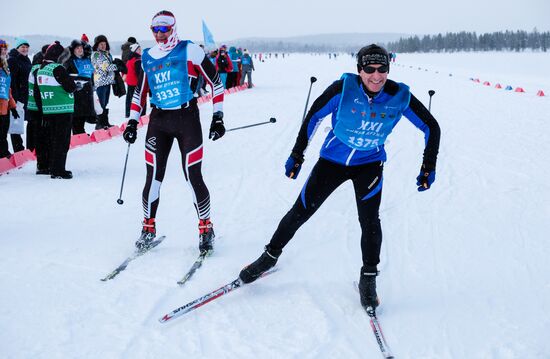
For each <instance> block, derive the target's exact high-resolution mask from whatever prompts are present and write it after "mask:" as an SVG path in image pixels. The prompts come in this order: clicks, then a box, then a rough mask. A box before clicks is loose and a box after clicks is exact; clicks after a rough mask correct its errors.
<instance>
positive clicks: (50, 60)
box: [37, 41, 82, 179]
mask: <svg viewBox="0 0 550 359" xmlns="http://www.w3.org/2000/svg"><path fill="white" fill-rule="evenodd" d="M62 53H63V46H61V44H60V43H59V41H56V42H54V43H53V44H51V45H50V46H49V47H48V50H46V54H45V55H44V61H43V62H42V65H41V66H40V69H39V70H38V72H37V83H38V89H39V92H40V99H41V102H42V103H41V108H42V113H43V119H44V122H45V123H46V127H47V128H48V132H49V139H50V142H49V164H50V168H49V169H50V173H51V178H63V179H70V178H72V177H73V174H72V172H71V171H67V170H66V169H65V163H66V161H67V152H68V151H69V144H70V142H71V128H72V121H73V118H72V116H73V112H74V96H73V93H74V92H75V91H77V90H79V89H81V88H82V85H80V87H79V86H78V85H77V84H76V83H75V82H74V80H73V79H72V78H71V77H70V76H69V74H68V72H67V70H66V69H65V68H64V67H63V66H62V65H61V64H60V63H58V62H57V61H58V58H59V56H60V55H61V54H62Z"/></svg>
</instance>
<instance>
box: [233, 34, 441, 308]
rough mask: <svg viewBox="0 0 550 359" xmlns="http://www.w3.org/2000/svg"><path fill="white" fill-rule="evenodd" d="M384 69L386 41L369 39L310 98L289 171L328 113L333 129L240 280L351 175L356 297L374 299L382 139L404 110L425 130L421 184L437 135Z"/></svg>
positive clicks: (275, 254)
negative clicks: (351, 67)
mask: <svg viewBox="0 0 550 359" xmlns="http://www.w3.org/2000/svg"><path fill="white" fill-rule="evenodd" d="M389 70H390V59H389V56H388V53H387V51H386V50H385V49H384V48H382V47H380V46H377V45H374V44H373V45H369V46H366V47H363V48H362V49H361V50H360V51H359V53H358V54H357V72H358V74H351V73H345V74H343V75H342V77H341V78H340V79H339V80H338V81H336V82H334V83H333V84H332V85H330V86H329V87H328V88H327V89H326V90H325V91H324V92H323V94H322V95H321V96H320V97H319V98H317V99H316V100H315V102H314V103H313V105H312V106H311V108H310V110H309V112H308V114H307V116H306V118H305V120H304V122H303V123H302V126H301V128H300V131H299V133H298V137H297V139H296V144H295V145H294V148H293V149H292V153H291V154H290V157H289V158H288V160H287V162H286V165H285V174H286V176H287V177H289V178H292V179H295V178H296V177H297V176H298V174H299V172H300V169H301V166H302V163H303V162H304V152H305V150H306V147H307V145H308V143H309V141H310V140H311V138H312V137H313V135H314V133H315V130H316V128H317V127H318V125H319V124H320V122H321V121H322V119H323V118H324V117H325V116H327V115H329V114H331V115H332V130H331V131H330V132H329V134H328V136H327V137H326V139H325V142H324V144H323V147H322V149H321V154H320V155H321V156H320V158H319V160H318V161H317V163H316V165H315V166H314V168H313V170H312V172H311V174H310V176H309V178H308V180H307V181H306V183H305V185H304V187H303V189H302V191H301V193H300V195H299V196H298V198H297V200H296V202H295V204H294V206H293V207H292V208H291V209H290V211H289V212H288V213H287V214H286V215H285V216H284V217H283V219H282V220H281V222H280V223H279V226H278V228H277V230H276V231H275V233H274V234H273V237H272V238H271V241H270V242H269V244H267V245H266V247H265V251H264V253H263V254H262V255H261V256H260V257H259V258H258V259H257V260H256V261H255V262H253V263H252V264H250V265H249V266H247V267H245V268H244V269H243V270H242V271H241V273H240V278H241V280H242V281H243V282H244V283H250V282H252V281H254V280H256V279H257V278H259V277H260V276H261V275H262V273H264V272H265V271H267V270H269V269H270V268H272V267H273V266H274V265H275V264H276V263H277V259H278V258H279V256H280V255H281V253H282V250H283V248H284V247H285V246H286V244H287V243H288V242H289V241H290V240H291V239H292V237H293V236H294V234H295V233H296V231H297V230H298V228H300V226H302V225H303V224H304V223H305V222H306V221H307V220H308V219H309V218H310V217H311V216H312V215H313V214H314V213H315V211H316V210H317V209H319V207H320V206H321V205H322V204H323V202H324V201H325V200H326V199H327V198H328V196H329V195H330V194H331V193H332V192H333V191H334V190H335V189H336V188H338V186H340V185H341V184H342V183H344V182H345V181H347V180H351V181H352V183H353V187H354V190H355V201H356V204H357V210H358V215H359V223H360V225H361V231H362V235H361V251H362V260H363V266H362V268H361V271H360V278H359V292H360V300H361V304H362V305H363V306H365V307H372V308H376V306H378V296H377V293H376V276H377V275H378V269H377V265H378V264H379V262H380V247H381V244H382V229H381V226H380V219H379V214H378V213H379V208H380V201H381V198H382V183H383V176H382V172H383V165H384V162H385V161H386V151H385V149H384V142H385V141H386V138H387V136H388V135H389V134H390V133H391V132H392V130H393V128H394V126H395V125H396V124H397V122H399V119H400V118H401V116H402V115H404V116H405V117H407V118H408V119H409V120H410V121H411V122H412V123H413V124H414V125H415V126H416V127H417V128H419V129H420V130H421V131H423V132H424V138H425V144H426V145H425V149H424V156H423V162H422V165H421V169H420V174H419V175H418V177H417V178H416V185H417V186H418V191H425V190H427V189H429V188H430V187H431V185H432V184H433V182H434V180H435V167H436V160H437V153H438V150H439V138H440V129H439V125H438V123H437V121H436V120H435V118H434V117H433V116H432V115H431V114H430V112H429V111H428V110H427V109H426V108H425V107H424V105H422V103H421V102H420V101H419V100H418V99H417V98H416V97H415V96H414V95H412V94H411V93H410V91H409V87H408V86H407V85H405V84H403V83H398V82H394V81H392V80H389V79H388V73H389Z"/></svg>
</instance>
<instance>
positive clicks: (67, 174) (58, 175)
mask: <svg viewBox="0 0 550 359" xmlns="http://www.w3.org/2000/svg"><path fill="white" fill-rule="evenodd" d="M37 174H38V172H37ZM44 174H46V173H44ZM50 178H53V179H71V178H73V173H72V172H71V171H66V170H65V171H56V172H52V173H51V175H50Z"/></svg>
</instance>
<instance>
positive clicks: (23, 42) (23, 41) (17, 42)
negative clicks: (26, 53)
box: [15, 38, 31, 49]
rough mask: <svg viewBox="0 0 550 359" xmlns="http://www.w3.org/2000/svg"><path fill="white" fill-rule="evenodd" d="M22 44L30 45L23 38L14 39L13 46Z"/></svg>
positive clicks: (17, 46) (16, 46)
mask: <svg viewBox="0 0 550 359" xmlns="http://www.w3.org/2000/svg"><path fill="white" fill-rule="evenodd" d="M22 45H27V46H31V45H29V42H28V41H27V40H25V39H23V38H18V39H17V40H15V48H16V49H18V48H19V46H22Z"/></svg>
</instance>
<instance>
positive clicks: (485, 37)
mask: <svg viewBox="0 0 550 359" xmlns="http://www.w3.org/2000/svg"><path fill="white" fill-rule="evenodd" d="M549 46H550V32H549V31H546V32H539V31H538V30H537V28H535V29H533V31H531V32H527V31H523V30H518V31H509V30H507V31H505V32H502V31H500V32H493V33H485V34H480V35H477V34H476V33H475V32H466V31H461V32H456V33H455V32H448V33H446V34H445V35H442V34H437V35H424V36H422V38H420V37H418V36H412V37H408V38H401V39H399V40H398V41H394V42H390V43H388V44H387V48H388V50H389V51H395V52H455V51H510V50H512V51H523V50H526V49H531V50H540V51H544V52H546V51H547V50H548V47H549Z"/></svg>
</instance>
